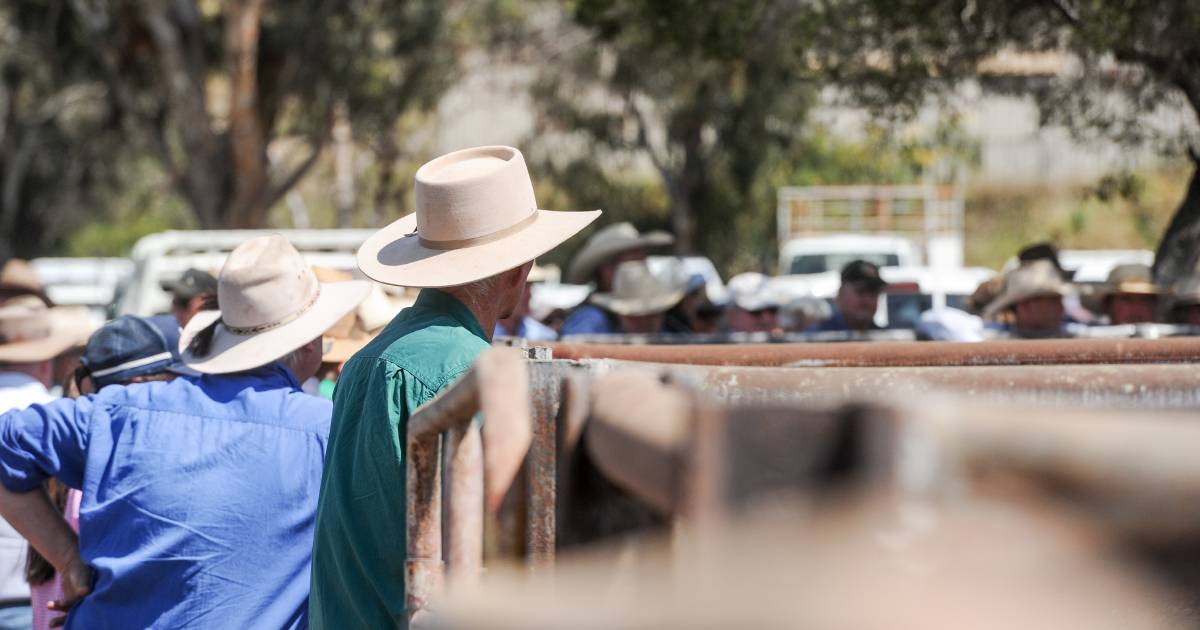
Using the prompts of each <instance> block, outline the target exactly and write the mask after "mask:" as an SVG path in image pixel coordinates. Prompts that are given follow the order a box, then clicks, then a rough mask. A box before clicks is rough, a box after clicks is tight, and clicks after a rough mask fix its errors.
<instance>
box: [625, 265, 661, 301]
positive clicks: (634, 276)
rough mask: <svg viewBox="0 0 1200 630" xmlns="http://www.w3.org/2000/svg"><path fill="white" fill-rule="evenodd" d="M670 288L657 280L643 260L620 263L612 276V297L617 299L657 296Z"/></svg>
mask: <svg viewBox="0 0 1200 630" xmlns="http://www.w3.org/2000/svg"><path fill="white" fill-rule="evenodd" d="M671 291H672V289H671V288H670V287H667V286H665V285H663V283H661V282H659V280H658V278H656V277H655V276H654V274H653V273H651V272H650V267H649V266H647V265H646V261H644V260H631V261H628V262H624V263H621V265H620V266H618V267H617V273H616V275H615V276H613V290H612V294H613V297H615V298H617V299H619V300H637V299H645V298H653V297H659V296H661V295H663V294H664V293H670V292H671Z"/></svg>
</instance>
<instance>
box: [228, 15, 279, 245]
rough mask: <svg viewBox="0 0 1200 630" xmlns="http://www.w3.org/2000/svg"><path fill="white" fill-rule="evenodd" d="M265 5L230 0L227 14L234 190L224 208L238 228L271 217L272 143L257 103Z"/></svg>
mask: <svg viewBox="0 0 1200 630" xmlns="http://www.w3.org/2000/svg"><path fill="white" fill-rule="evenodd" d="M264 5H265V0H243V1H242V2H234V3H230V5H229V6H230V8H229V9H228V13H227V14H226V16H225V20H226V22H225V24H226V26H225V46H226V54H227V60H226V63H227V72H228V74H229V151H230V156H231V158H232V167H233V172H232V173H231V175H232V184H233V196H232V197H231V198H230V200H229V204H228V206H227V207H226V208H224V211H225V212H224V214H225V223H226V224H227V225H228V226H229V227H233V228H254V227H261V226H262V224H263V223H265V219H266V216H265V215H266V210H267V209H266V208H264V207H263V205H264V202H265V201H266V197H267V189H268V185H269V179H268V177H269V174H268V172H267V143H266V137H265V134H264V133H263V128H262V120H261V119H260V118H259V103H258V37H259V32H260V28H261V25H262V14H263V7H264Z"/></svg>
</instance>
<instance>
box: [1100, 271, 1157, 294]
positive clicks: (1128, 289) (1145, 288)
mask: <svg viewBox="0 0 1200 630" xmlns="http://www.w3.org/2000/svg"><path fill="white" fill-rule="evenodd" d="M1102 292H1103V293H1104V294H1105V295H1117V294H1124V295H1159V294H1161V293H1162V292H1163V290H1162V288H1161V287H1159V286H1158V285H1157V284H1154V272H1153V271H1152V270H1151V269H1150V265H1143V264H1140V263H1131V264H1124V265H1117V266H1116V267H1113V269H1112V271H1110V272H1109V273H1108V280H1107V282H1105V286H1104V289H1103V291H1102Z"/></svg>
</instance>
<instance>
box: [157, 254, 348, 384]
mask: <svg viewBox="0 0 1200 630" xmlns="http://www.w3.org/2000/svg"><path fill="white" fill-rule="evenodd" d="M370 290H371V286H370V284H369V283H367V282H365V281H362V280H352V281H349V282H333V283H328V284H326V283H322V282H320V281H318V280H317V277H316V275H315V274H313V272H312V269H310V268H309V266H308V265H307V264H305V262H304V258H303V257H301V256H300V252H298V251H296V248H295V247H293V246H292V244H291V243H289V242H288V241H287V239H285V238H284V237H283V236H280V235H279V234H272V235H270V236H260V237H258V238H254V239H251V240H249V241H246V242H245V243H242V244H241V245H238V246H237V248H236V249H234V250H233V252H231V253H230V254H229V258H228V259H226V261H225V266H224V267H222V268H221V274H220V276H219V277H218V279H217V300H218V302H219V303H220V305H221V310H219V311H201V312H199V313H197V314H196V316H195V317H193V318H192V320H191V321H190V322H188V325H187V327H186V328H184V329H183V334H182V336H181V337H180V339H179V352H180V354H181V355H182V356H183V362H184V363H185V364H186V365H187V366H188V367H190V368H192V369H194V370H196V371H197V372H204V373H208V374H226V373H229V372H242V371H245V370H250V369H253V368H256V367H259V366H261V365H266V364H267V363H270V362H272V361H275V360H276V359H279V358H280V357H282V356H284V355H286V354H287V353H289V352H291V351H293V350H295V349H296V348H299V347H301V346H303V345H304V344H306V343H308V342H310V341H312V340H313V339H316V338H317V337H320V336H321V335H323V334H324V333H325V331H327V330H329V328H330V327H332V326H333V325H334V324H336V323H337V322H338V320H340V319H341V318H342V317H344V316H345V315H346V314H347V313H349V312H350V311H353V310H354V309H355V308H357V307H358V304H359V303H360V302H362V301H363V299H364V298H365V297H366V296H367V292H368V291H370ZM210 327H211V330H206V329H209V328H210ZM200 334H205V335H209V336H211V342H210V343H209V344H208V346H209V348H208V351H207V352H205V353H203V354H202V355H197V354H196V353H194V352H193V351H192V350H190V349H189V346H190V345H191V344H192V341H193V340H194V339H196V337H197V336H198V335H200Z"/></svg>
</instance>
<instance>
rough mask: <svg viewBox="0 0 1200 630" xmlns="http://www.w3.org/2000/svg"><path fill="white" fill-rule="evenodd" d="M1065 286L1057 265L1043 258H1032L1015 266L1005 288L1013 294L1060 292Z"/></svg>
mask: <svg viewBox="0 0 1200 630" xmlns="http://www.w3.org/2000/svg"><path fill="white" fill-rule="evenodd" d="M1065 288H1066V283H1065V282H1063V279H1062V274H1061V273H1060V272H1059V270H1058V267H1055V266H1054V263H1052V262H1050V261H1048V260H1045V259H1037V260H1032V261H1030V262H1027V263H1025V264H1024V265H1021V266H1020V267H1017V268H1016V269H1014V270H1013V271H1012V273H1011V274H1009V276H1008V280H1007V290H1008V292H1009V293H1011V294H1014V295H1034V294H1038V293H1058V294H1062V293H1063V291H1064V290H1065Z"/></svg>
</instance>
